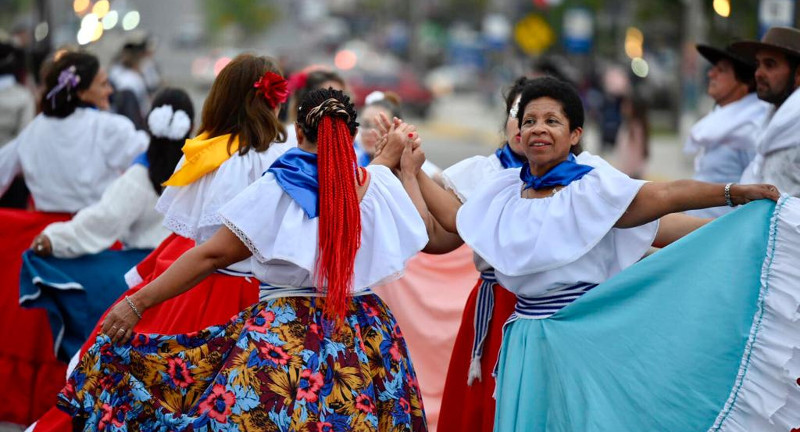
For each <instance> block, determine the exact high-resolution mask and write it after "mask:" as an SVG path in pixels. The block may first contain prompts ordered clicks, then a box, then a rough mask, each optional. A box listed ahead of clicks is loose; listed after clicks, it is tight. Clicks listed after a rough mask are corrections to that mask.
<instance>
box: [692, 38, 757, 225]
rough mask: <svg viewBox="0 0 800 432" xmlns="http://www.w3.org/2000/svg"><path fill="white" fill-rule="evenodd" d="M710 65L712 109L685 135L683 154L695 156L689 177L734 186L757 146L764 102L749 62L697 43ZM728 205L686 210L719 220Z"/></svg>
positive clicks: (753, 65)
mask: <svg viewBox="0 0 800 432" xmlns="http://www.w3.org/2000/svg"><path fill="white" fill-rule="evenodd" d="M697 52H699V53H700V55H701V56H703V57H704V58H705V59H706V60H708V61H709V62H710V63H711V64H712V66H711V69H709V71H708V90H707V92H708V95H709V96H711V98H712V99H714V102H715V103H716V107H715V108H714V110H713V111H711V112H710V113H708V115H706V116H705V117H703V118H702V119H701V120H700V121H699V122H697V123H696V124H695V125H694V126H693V127H692V130H691V131H690V133H689V137H688V138H687V140H686V145H685V147H684V151H685V152H686V153H687V154H695V155H696V156H695V163H694V166H695V173H694V177H693V178H694V179H695V180H700V181H706V182H712V183H729V182H738V181H739V178H740V177H741V176H742V172H744V170H745V168H747V166H748V165H749V164H750V162H751V161H752V160H753V158H754V157H755V155H756V144H757V142H758V136H759V133H760V131H761V126H762V125H763V124H764V118H765V116H766V114H767V111H768V109H769V104H767V103H766V102H763V101H761V100H759V99H758V96H757V95H756V93H755V91H756V82H755V78H754V73H755V70H756V64H755V61H754V60H753V59H750V58H746V57H744V56H741V55H739V54H737V53H735V52H733V51H732V50H731V48H730V46H727V47H725V48H724V49H719V48H716V47H712V46H709V45H697ZM730 210H733V209H732V208H731V207H727V206H723V207H712V208H708V209H702V210H693V211H690V212H687V213H689V214H691V215H693V216H698V217H719V216H722V215H723V214H725V213H728V212H729V211H730Z"/></svg>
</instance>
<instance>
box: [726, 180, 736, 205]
mask: <svg viewBox="0 0 800 432" xmlns="http://www.w3.org/2000/svg"><path fill="white" fill-rule="evenodd" d="M734 184H735V183H728V184H726V185H725V204H728V207H736V204H734V203H733V201H731V186H733V185H734Z"/></svg>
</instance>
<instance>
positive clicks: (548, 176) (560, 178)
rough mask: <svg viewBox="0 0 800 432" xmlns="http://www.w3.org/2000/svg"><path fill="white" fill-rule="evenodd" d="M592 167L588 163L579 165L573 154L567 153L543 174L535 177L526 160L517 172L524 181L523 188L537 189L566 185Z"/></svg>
mask: <svg viewBox="0 0 800 432" xmlns="http://www.w3.org/2000/svg"><path fill="white" fill-rule="evenodd" d="M593 169H594V168H593V167H590V166H588V165H581V164H579V163H577V162H576V161H575V155H573V154H572V153H570V154H569V157H567V160H565V161H563V162H561V163H559V164H558V165H556V166H554V167H553V168H551V169H550V171H548V172H546V173H545V174H544V175H543V176H541V177H537V176H535V175H533V174H531V167H530V165H529V164H528V162H525V164H524V165H522V170H521V171H520V172H519V178H520V179H521V180H522V182H523V183H525V188H524V189H523V190H525V189H531V188H533V190H539V189H544V188H551V187H555V186H566V185H568V184H570V183H572V182H573V181H575V180H580V179H581V178H582V177H583V176H585V175H586V174H587V173H588V172H589V171H591V170H593Z"/></svg>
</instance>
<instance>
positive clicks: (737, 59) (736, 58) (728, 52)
mask: <svg viewBox="0 0 800 432" xmlns="http://www.w3.org/2000/svg"><path fill="white" fill-rule="evenodd" d="M732 46H733V44H731V45H728V46H726V47H725V49H719V48H715V47H712V46H711V45H702V44H698V45H697V52H699V53H700V55H701V56H703V58H705V59H706V60H708V61H709V62H710V63H711V64H717V62H718V61H720V60H723V59H725V60H728V61H730V62H731V63H733V65H734V66H736V67H742V68H744V69H746V70H750V71H751V73H755V71H756V62H755V61H754V60H753V59H752V58H750V57H746V56H743V55H741V54H739V53H738V52H735V51H734V50H733V49H732V48H731V47H732Z"/></svg>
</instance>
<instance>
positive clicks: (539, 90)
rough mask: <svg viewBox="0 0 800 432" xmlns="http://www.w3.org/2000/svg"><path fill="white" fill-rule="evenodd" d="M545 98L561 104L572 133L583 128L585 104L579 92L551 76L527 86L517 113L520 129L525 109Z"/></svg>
mask: <svg viewBox="0 0 800 432" xmlns="http://www.w3.org/2000/svg"><path fill="white" fill-rule="evenodd" d="M543 97H549V98H551V99H555V100H556V101H558V102H559V103H560V104H561V108H562V109H563V110H564V114H565V115H566V116H567V120H569V130H570V131H574V130H575V129H577V128H582V127H583V117H584V114H583V102H582V101H581V97H580V96H579V95H578V91H577V90H576V89H575V87H573V86H572V84H569V83H567V82H565V81H561V80H560V79H558V78H553V77H549V76H546V77H540V78H534V79H532V80H529V81H528V82H527V84H526V85H525V89H524V90H523V91H522V96H521V97H520V101H519V112H518V113H517V121H518V122H519V125H520V127H521V126H522V117H523V116H524V115H525V107H526V106H528V104H529V103H530V102H531V101H533V100H535V99H539V98H543Z"/></svg>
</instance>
